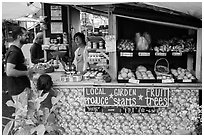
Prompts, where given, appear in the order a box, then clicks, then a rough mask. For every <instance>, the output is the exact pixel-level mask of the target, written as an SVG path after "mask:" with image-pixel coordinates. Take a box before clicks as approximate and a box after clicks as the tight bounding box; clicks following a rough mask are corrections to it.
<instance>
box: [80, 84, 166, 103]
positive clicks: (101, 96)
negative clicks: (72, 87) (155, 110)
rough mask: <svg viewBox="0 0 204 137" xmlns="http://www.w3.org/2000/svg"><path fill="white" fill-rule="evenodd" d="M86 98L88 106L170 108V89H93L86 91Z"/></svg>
mask: <svg viewBox="0 0 204 137" xmlns="http://www.w3.org/2000/svg"><path fill="white" fill-rule="evenodd" d="M84 96H85V99H86V106H130V107H168V106H169V88H134V87H128V88H127V87H125V88H123V87H121V88H112V87H101V88H99V87H92V88H85V89H84Z"/></svg>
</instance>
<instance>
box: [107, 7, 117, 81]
mask: <svg viewBox="0 0 204 137" xmlns="http://www.w3.org/2000/svg"><path fill="white" fill-rule="evenodd" d="M108 18H109V27H108V29H109V30H108V31H109V34H110V35H115V36H116V16H115V15H113V14H112V11H110V10H109V14H108ZM109 73H110V75H111V78H112V80H113V81H114V80H116V79H117V57H116V52H111V53H109Z"/></svg>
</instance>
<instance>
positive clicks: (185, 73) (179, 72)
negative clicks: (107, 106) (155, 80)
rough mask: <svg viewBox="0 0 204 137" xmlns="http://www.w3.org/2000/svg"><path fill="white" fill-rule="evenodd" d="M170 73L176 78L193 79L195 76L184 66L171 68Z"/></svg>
mask: <svg viewBox="0 0 204 137" xmlns="http://www.w3.org/2000/svg"><path fill="white" fill-rule="evenodd" d="M171 73H172V74H173V75H174V76H175V77H176V78H177V79H178V80H188V79H191V80H195V79H196V78H195V76H193V74H192V73H191V72H190V71H189V70H187V69H184V68H181V67H179V68H177V69H171Z"/></svg>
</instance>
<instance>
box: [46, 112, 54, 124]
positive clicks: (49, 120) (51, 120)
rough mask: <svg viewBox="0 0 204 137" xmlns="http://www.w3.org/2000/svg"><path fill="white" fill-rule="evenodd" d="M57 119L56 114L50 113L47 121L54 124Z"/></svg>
mask: <svg viewBox="0 0 204 137" xmlns="http://www.w3.org/2000/svg"><path fill="white" fill-rule="evenodd" d="M55 120H56V118H55V115H54V114H50V115H49V117H48V119H47V122H48V123H52V124H54V123H55Z"/></svg>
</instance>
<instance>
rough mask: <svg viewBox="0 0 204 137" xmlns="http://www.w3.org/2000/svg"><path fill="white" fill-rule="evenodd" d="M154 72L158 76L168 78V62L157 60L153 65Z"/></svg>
mask: <svg viewBox="0 0 204 137" xmlns="http://www.w3.org/2000/svg"><path fill="white" fill-rule="evenodd" d="M154 72H155V74H156V75H157V76H158V75H159V76H168V75H169V74H168V73H169V62H168V60H167V59H165V58H160V59H158V60H157V61H156V62H155V64H154Z"/></svg>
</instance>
